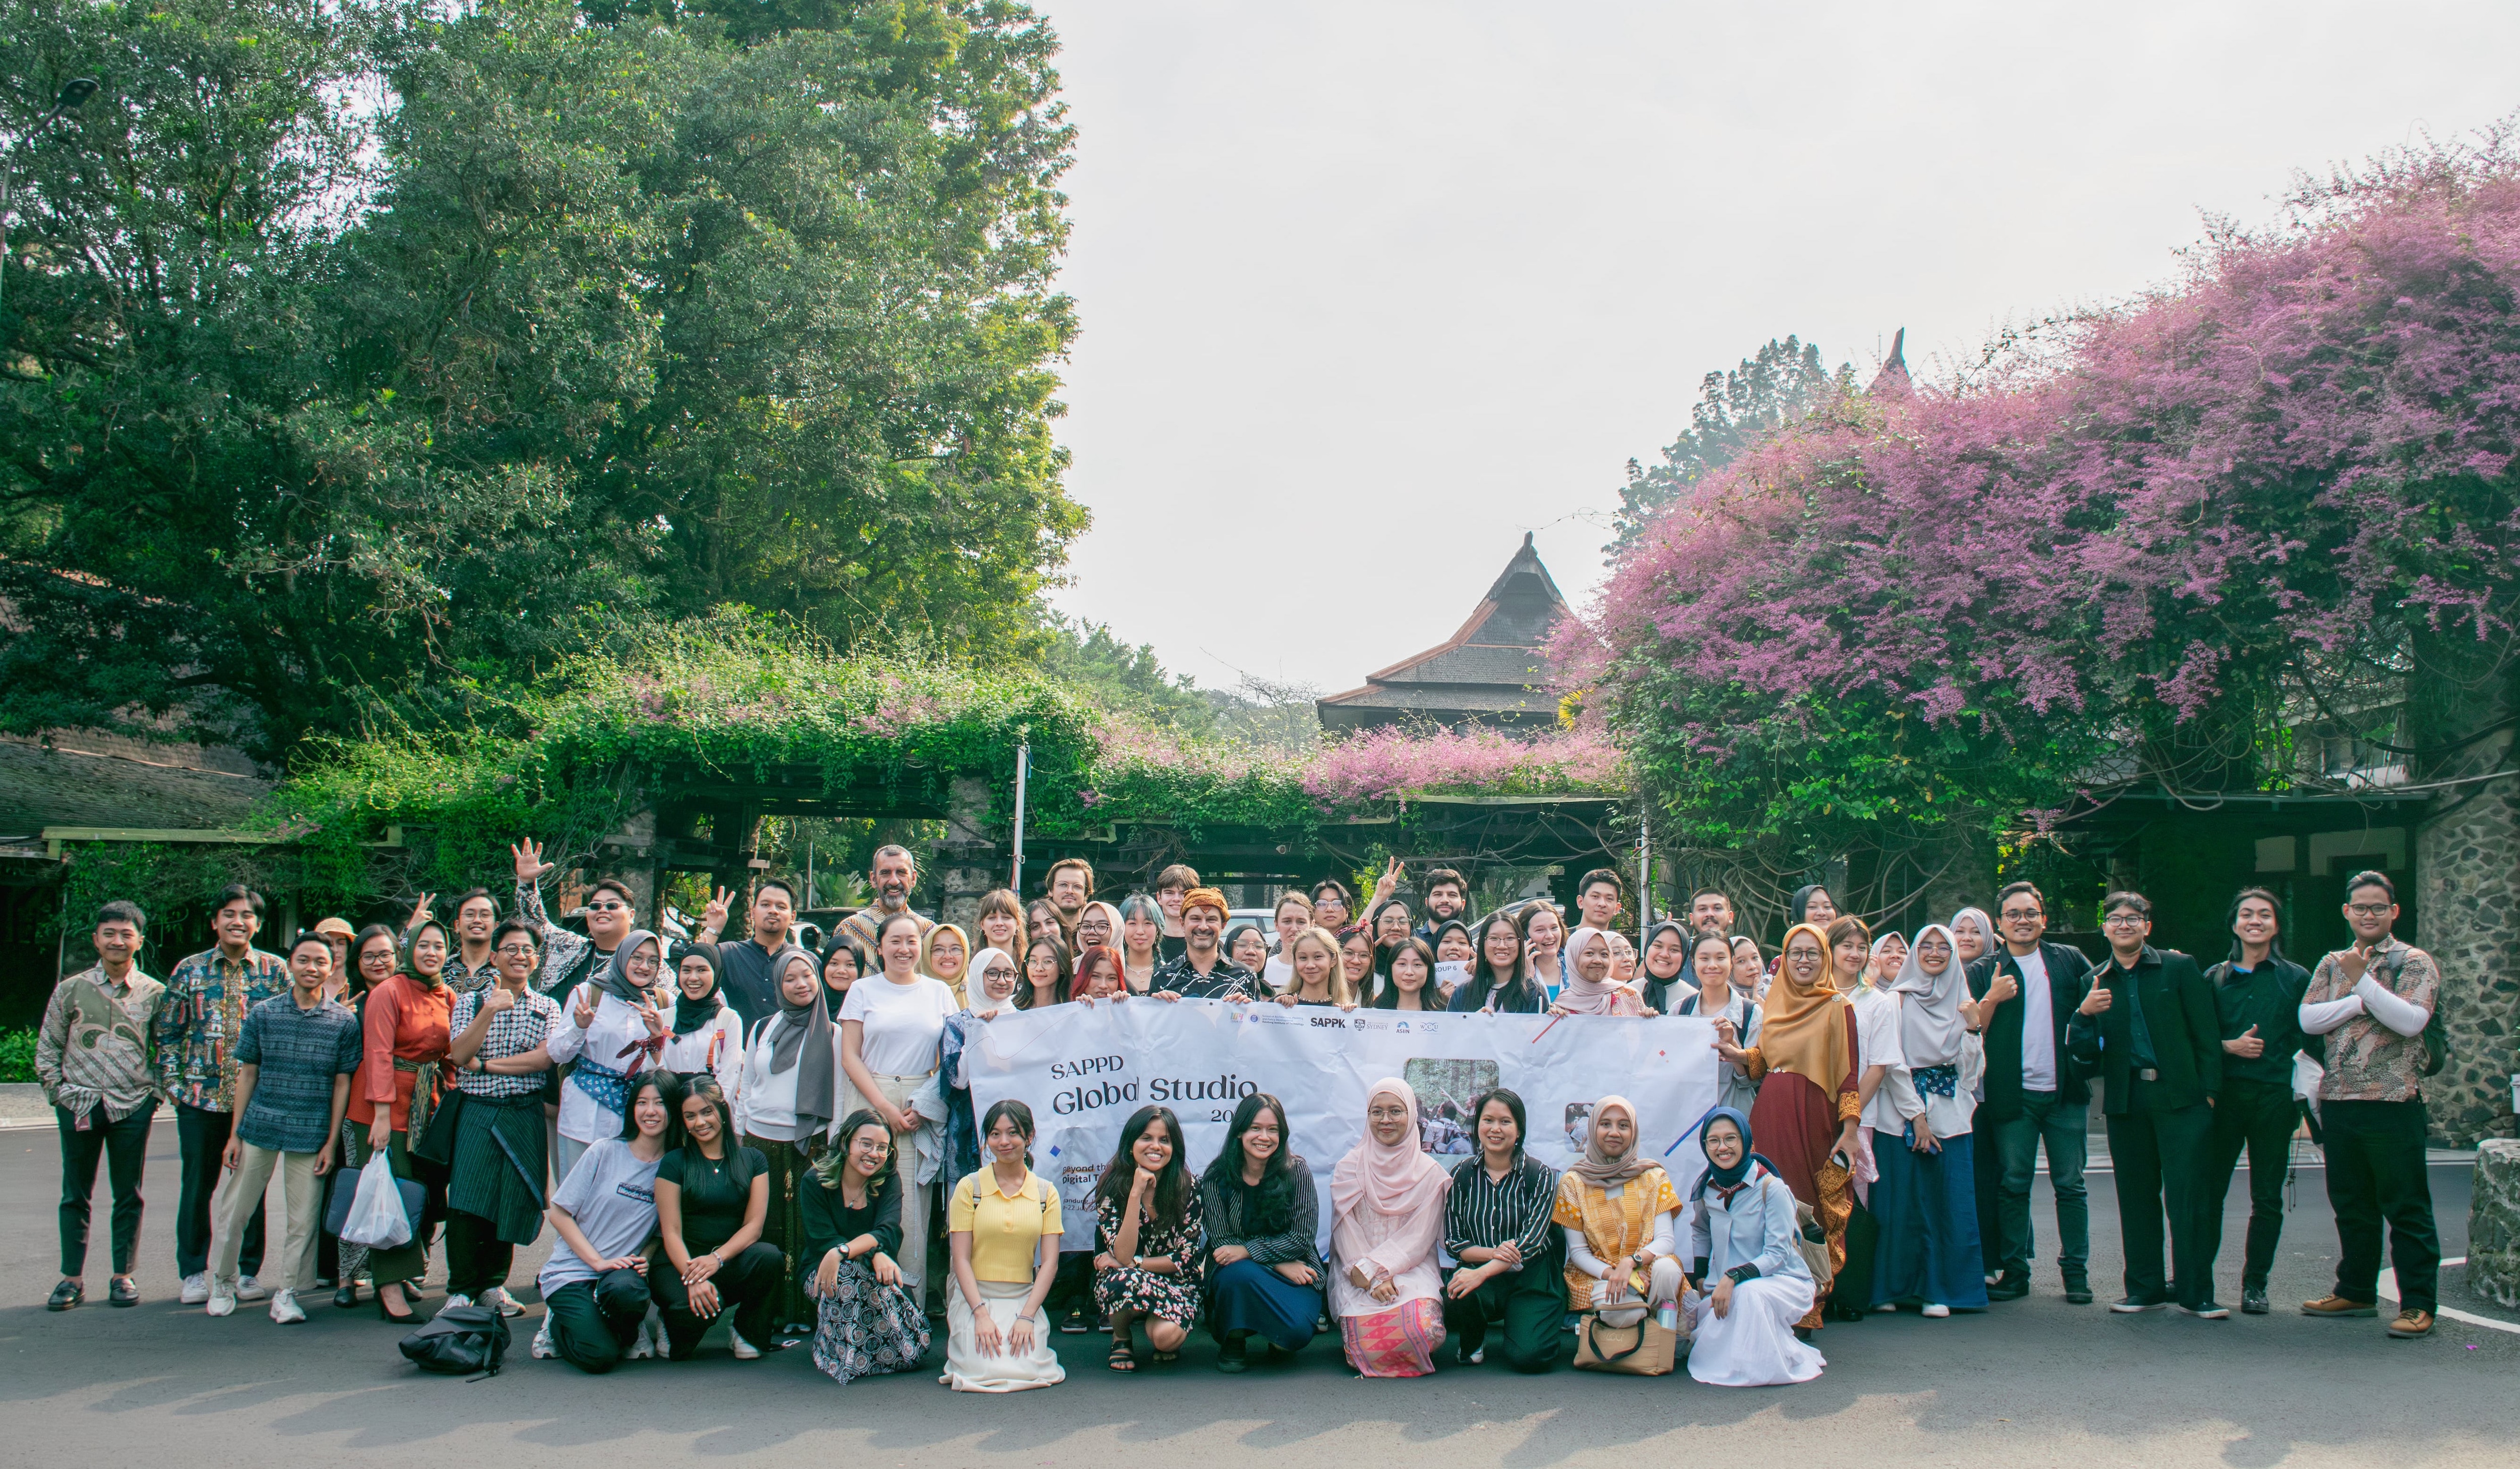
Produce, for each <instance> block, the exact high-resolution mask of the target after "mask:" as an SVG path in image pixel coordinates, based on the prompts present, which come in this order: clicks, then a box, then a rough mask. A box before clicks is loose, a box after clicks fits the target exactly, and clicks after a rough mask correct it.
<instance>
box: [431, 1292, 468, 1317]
mask: <svg viewBox="0 0 2520 1469" xmlns="http://www.w3.org/2000/svg"><path fill="white" fill-rule="evenodd" d="M470 1305H472V1297H470V1296H464V1295H450V1296H448V1297H447V1298H446V1299H445V1300H444V1301H442V1302H440V1303H439V1304H438V1307H437V1313H438V1314H440V1315H443V1314H445V1313H446V1312H447V1311H450V1310H453V1309H454V1308H457V1307H459V1306H470Z"/></svg>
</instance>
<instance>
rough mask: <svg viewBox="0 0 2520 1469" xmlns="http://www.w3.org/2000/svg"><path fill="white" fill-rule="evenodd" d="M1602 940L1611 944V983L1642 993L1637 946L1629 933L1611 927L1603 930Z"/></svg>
mask: <svg viewBox="0 0 2520 1469" xmlns="http://www.w3.org/2000/svg"><path fill="white" fill-rule="evenodd" d="M1601 941H1602V942H1603V943H1606V944H1608V945H1609V946H1610V983H1611V984H1613V985H1616V986H1618V987H1621V988H1623V989H1634V990H1637V991H1639V992H1640V993H1642V992H1643V988H1644V987H1643V986H1642V985H1639V984H1638V983H1637V946H1636V945H1635V944H1633V943H1630V942H1629V941H1628V936H1627V935H1625V934H1622V933H1618V932H1616V931H1615V930H1611V929H1603V930H1602V931H1601Z"/></svg>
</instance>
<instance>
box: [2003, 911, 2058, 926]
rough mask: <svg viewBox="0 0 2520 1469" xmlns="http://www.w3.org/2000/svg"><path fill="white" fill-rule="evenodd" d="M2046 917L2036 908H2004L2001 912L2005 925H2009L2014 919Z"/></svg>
mask: <svg viewBox="0 0 2520 1469" xmlns="http://www.w3.org/2000/svg"><path fill="white" fill-rule="evenodd" d="M2046 916H2047V914H2046V913H2044V912H2042V911H2041V910H2040V909H2038V908H2006V909H2004V910H2003V921H2004V922H2006V923H2010V922H2011V921H2012V920H2014V919H2016V918H2044V917H2046Z"/></svg>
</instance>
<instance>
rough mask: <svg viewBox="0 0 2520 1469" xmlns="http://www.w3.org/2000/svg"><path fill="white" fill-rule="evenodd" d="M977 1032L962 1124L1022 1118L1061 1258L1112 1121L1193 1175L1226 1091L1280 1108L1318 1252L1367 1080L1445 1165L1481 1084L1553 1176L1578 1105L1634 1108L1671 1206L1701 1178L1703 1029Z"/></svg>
mask: <svg viewBox="0 0 2520 1469" xmlns="http://www.w3.org/2000/svg"><path fill="white" fill-rule="evenodd" d="M978 1032H979V1033H978V1035H977V1036H976V1037H975V1039H974V1041H973V1043H972V1045H971V1048H970V1049H969V1050H968V1051H967V1053H966V1054H967V1058H968V1065H969V1068H970V1071H969V1076H970V1079H971V1102H972V1110H973V1113H974V1115H975V1116H976V1117H985V1116H986V1115H987V1114H988V1110H989V1108H990V1106H991V1105H993V1104H994V1103H996V1102H998V1101H999V1100H1001V1099H1003V1098H1007V1097H1013V1098H1015V1099H1016V1100H1018V1101H1020V1102H1022V1103H1024V1104H1025V1105H1026V1106H1028V1107H1030V1108H1031V1109H1032V1115H1033V1121H1034V1125H1035V1126H1036V1127H1037V1129H1038V1132H1037V1135H1036V1136H1035V1138H1034V1141H1033V1169H1034V1171H1036V1172H1039V1173H1040V1174H1042V1176H1044V1177H1046V1178H1049V1179H1050V1180H1052V1181H1053V1182H1055V1183H1056V1184H1057V1185H1058V1191H1059V1197H1060V1199H1061V1200H1062V1202H1063V1204H1064V1206H1065V1210H1066V1218H1067V1239H1066V1247H1067V1248H1068V1249H1070V1250H1087V1249H1091V1248H1093V1244H1094V1209H1093V1202H1092V1195H1093V1192H1094V1187H1095V1185H1096V1183H1097V1182H1099V1181H1100V1180H1101V1178H1102V1170H1103V1169H1104V1167H1106V1166H1107V1165H1108V1164H1109V1162H1110V1160H1111V1154H1112V1151H1113V1150H1114V1149H1115V1148H1116V1147H1117V1146H1118V1145H1119V1139H1120V1127H1121V1125H1122V1124H1124V1123H1126V1122H1127V1121H1128V1119H1129V1115H1130V1114H1131V1113H1133V1112H1136V1111H1137V1110H1138V1109H1139V1108H1140V1107H1144V1106H1147V1105H1148V1104H1150V1103H1152V1104H1156V1105H1160V1106H1165V1107H1169V1108H1171V1109H1172V1110H1173V1114H1174V1116H1176V1117H1178V1118H1180V1119H1181V1123H1182V1131H1183V1134H1184V1137H1185V1138H1186V1140H1187V1158H1186V1160H1185V1161H1186V1163H1187V1164H1188V1166H1189V1167H1190V1169H1191V1171H1192V1172H1193V1173H1196V1172H1197V1171H1199V1170H1201V1169H1203V1168H1205V1167H1206V1166H1207V1164H1208V1162H1209V1161H1210V1160H1211V1159H1213V1158H1214V1157H1215V1156H1216V1154H1217V1151H1218V1150H1219V1149H1221V1148H1222V1147H1224V1146H1225V1132H1226V1125H1227V1124H1228V1123H1229V1122H1230V1121H1232V1119H1233V1116H1234V1108H1235V1105H1236V1104H1237V1103H1238V1102H1239V1101H1240V1100H1241V1099H1242V1098H1243V1097H1245V1096H1247V1095H1250V1094H1251V1093H1253V1092H1259V1091H1265V1092H1269V1093H1272V1094H1274V1095H1275V1096H1276V1097H1277V1098H1278V1099H1279V1100H1280V1101H1281V1102H1283V1103H1284V1104H1285V1107H1286V1122H1287V1126H1288V1127H1289V1129H1290V1130H1291V1131H1292V1132H1293V1134H1294V1135H1293V1137H1292V1138H1290V1139H1289V1140H1288V1146H1289V1147H1291V1148H1292V1149H1293V1150H1294V1151H1295V1152H1297V1153H1299V1154H1301V1155H1302V1156H1303V1158H1304V1161H1305V1162H1306V1163H1307V1164H1309V1165H1310V1166H1311V1168H1312V1171H1313V1178H1314V1182H1315V1183H1316V1184H1317V1185H1318V1187H1319V1190H1320V1195H1321V1201H1322V1223H1321V1229H1322V1239H1323V1241H1324V1244H1325V1248H1327V1245H1328V1238H1329V1228H1330V1217H1329V1185H1330V1171H1331V1170H1332V1169H1334V1168H1336V1167H1337V1166H1338V1161H1339V1159H1341V1158H1343V1157H1345V1156H1346V1154H1347V1151H1348V1150H1349V1149H1350V1148H1352V1147H1354V1146H1355V1145H1356V1142H1357V1139H1358V1138H1360V1137H1362V1136H1363V1135H1364V1132H1365V1095H1366V1088H1367V1087H1369V1086H1371V1085H1373V1083H1374V1082H1375V1081H1377V1080H1380V1079H1382V1078H1384V1077H1398V1078H1400V1079H1402V1080H1405V1081H1407V1082H1408V1083H1409V1084H1410V1086H1411V1087H1412V1088H1414V1089H1415V1090H1416V1091H1417V1093H1418V1108H1419V1119H1418V1123H1419V1135H1420V1137H1421V1138H1422V1140H1423V1142H1424V1144H1425V1146H1426V1148H1427V1150H1428V1151H1429V1152H1432V1153H1435V1154H1438V1155H1441V1157H1442V1161H1443V1162H1445V1163H1446V1165H1447V1166H1448V1167H1449V1166H1450V1164H1451V1163H1453V1162H1455V1161H1458V1160H1459V1159H1461V1158H1466V1157H1468V1156H1470V1154H1471V1153H1472V1152H1474V1151H1475V1150H1476V1143H1475V1142H1474V1141H1473V1139H1472V1137H1471V1135H1470V1125H1471V1121H1472V1120H1471V1118H1470V1117H1469V1108H1470V1104H1471V1102H1472V1100H1473V1099H1474V1098H1476V1097H1477V1096H1478V1094H1479V1093H1480V1092H1483V1091H1485V1090H1487V1089H1488V1088H1490V1087H1492V1086H1499V1085H1503V1086H1508V1087H1511V1088H1512V1089H1513V1090H1514V1091H1515V1092H1517V1093H1519V1094H1520V1095H1521V1097H1522V1102H1523V1107H1524V1110H1525V1112H1526V1115H1527V1116H1528V1117H1529V1118H1530V1122H1531V1136H1530V1137H1529V1138H1528V1139H1526V1141H1525V1144H1524V1145H1525V1147H1526V1148H1527V1149H1528V1150H1529V1151H1530V1153H1531V1155H1532V1156H1533V1157H1535V1158H1538V1159H1539V1160H1540V1161H1541V1162H1543V1163H1546V1164H1548V1165H1549V1166H1550V1167H1552V1168H1556V1169H1563V1168H1565V1167H1566V1165H1567V1164H1568V1163H1569V1162H1571V1161H1573V1160H1574V1159H1575V1158H1576V1157H1579V1156H1581V1154H1582V1152H1583V1148H1584V1136H1585V1131H1586V1127H1587V1125H1588V1118H1589V1114H1590V1112H1591V1110H1592V1104H1593V1103H1594V1102H1595V1101H1597V1100H1598V1099H1599V1098H1601V1097H1603V1096H1605V1095H1609V1094H1612V1093H1616V1094H1619V1095H1623V1096H1625V1097H1627V1098H1628V1099H1629V1100H1631V1101H1633V1102H1635V1103H1636V1104H1637V1111H1638V1114H1639V1117H1638V1122H1639V1125H1641V1126H1642V1127H1643V1133H1644V1139H1643V1147H1644V1151H1645V1153H1646V1155H1647V1156H1649V1157H1652V1158H1655V1159H1658V1160H1659V1161H1660V1162H1661V1163H1662V1165H1663V1167H1664V1169H1665V1170H1667V1171H1669V1172H1670V1174H1671V1178H1672V1182H1673V1183H1674V1184H1675V1185H1677V1186H1678V1187H1679V1188H1680V1189H1681V1191H1682V1193H1683V1195H1684V1197H1685V1196H1686V1195H1687V1192H1688V1189H1689V1188H1690V1187H1691V1186H1693V1185H1694V1184H1695V1182H1696V1180H1697V1174H1698V1172H1699V1171H1700V1170H1702V1169H1703V1168H1704V1167H1705V1157H1704V1155H1703V1154H1702V1153H1701V1152H1700V1151H1699V1149H1698V1147H1697V1145H1696V1144H1695V1142H1693V1141H1687V1140H1684V1138H1685V1134H1687V1133H1688V1129H1690V1128H1692V1127H1693V1126H1694V1125H1696V1123H1697V1122H1698V1120H1699V1119H1701V1118H1703V1117H1704V1116H1705V1115H1706V1113H1707V1112H1708V1111H1710V1110H1711V1109H1712V1108H1713V1107H1714V1106H1715V1100H1716V1086H1715V1082H1716V1066H1717V1064H1718V1063H1717V1060H1716V1056H1715V1052H1714V1049H1713V1046H1714V1041H1715V1028H1714V1026H1713V1025H1712V1024H1711V1023H1709V1022H1707V1021H1703V1020H1698V1019H1695V1018H1693V1017H1692V1018H1688V1019H1677V1018H1672V1017H1657V1018H1653V1019H1647V1020H1624V1019H1612V1018H1608V1017H1602V1016H1566V1017H1563V1018H1559V1019H1553V1018H1551V1017H1549V1016H1546V1015H1450V1014H1443V1013H1436V1014H1431V1015H1430V1014H1424V1013H1404V1012H1401V1011H1397V1010H1364V1009H1359V1010H1351V1011H1347V1012H1345V1013H1341V1012H1340V1011H1337V1010H1333V1009H1327V1008H1319V1007H1313V1006H1304V1007H1300V1008H1296V1009H1288V1008H1286V1007H1285V1006H1283V1005H1277V1004H1270V1003H1265V1002H1264V1003H1259V1004H1250V1005H1237V1004H1229V1003H1227V1002H1225V1001H1223V1000H1183V1001H1181V1002H1180V1003H1179V1004H1166V1003H1164V1002H1163V1001H1160V1000H1152V999H1130V1000H1125V1001H1121V1002H1118V1003H1112V1002H1109V1001H1105V1002H1102V1003H1099V1004H1093V1005H1084V1004H1060V1005H1052V1006H1049V1007H1046V1008H1044V1009H1041V1010H1035V1011H1031V1012H1029V1013H1020V1014H1013V1015H1008V1016H1004V1017H1001V1018H1000V1019H998V1020H994V1021H991V1022H990V1023H989V1024H987V1025H985V1026H982V1027H979V1028H978ZM1675 1143H1677V1144H1678V1145H1677V1146H1675V1145H1674V1144H1675ZM983 1156H984V1157H985V1156H986V1155H985V1152H984V1154H983Z"/></svg>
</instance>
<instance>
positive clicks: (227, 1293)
mask: <svg viewBox="0 0 2520 1469" xmlns="http://www.w3.org/2000/svg"><path fill="white" fill-rule="evenodd" d="M202 1309H203V1310H205V1311H208V1312H209V1313H210V1314H211V1315H214V1316H224V1315H226V1314H228V1313H229V1312H230V1311H233V1310H235V1309H236V1282H235V1281H233V1280H213V1281H211V1282H210V1299H209V1300H208V1301H207V1302H205V1303H203V1307H202Z"/></svg>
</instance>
